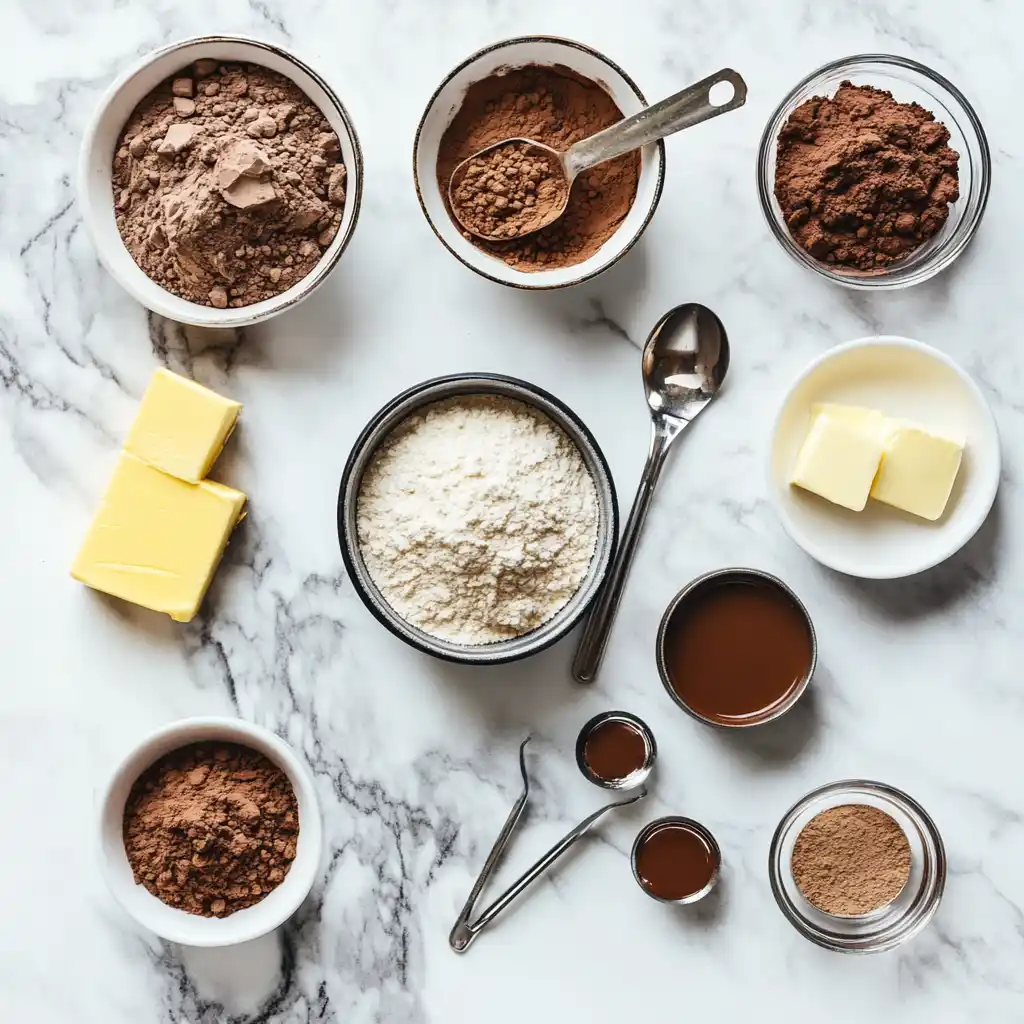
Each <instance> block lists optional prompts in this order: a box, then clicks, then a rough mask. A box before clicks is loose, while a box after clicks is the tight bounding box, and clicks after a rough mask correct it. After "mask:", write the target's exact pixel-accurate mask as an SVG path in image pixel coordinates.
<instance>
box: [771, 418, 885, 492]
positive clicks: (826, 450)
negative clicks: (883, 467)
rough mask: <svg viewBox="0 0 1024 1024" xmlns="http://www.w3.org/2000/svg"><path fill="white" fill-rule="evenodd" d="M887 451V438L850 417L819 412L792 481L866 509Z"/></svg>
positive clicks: (794, 469) (809, 489)
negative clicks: (885, 439)
mask: <svg viewBox="0 0 1024 1024" xmlns="http://www.w3.org/2000/svg"><path fill="white" fill-rule="evenodd" d="M884 452H885V443H884V440H883V439H882V438H880V437H878V436H877V435H876V434H874V433H872V432H871V430H870V429H861V428H859V427H858V426H857V425H854V424H853V423H851V421H850V420H849V419H848V418H846V417H841V416H835V415H834V414H833V413H831V412H819V413H818V415H817V416H815V417H814V419H813V420H812V422H811V429H810V430H809V431H808V432H807V437H806V438H805V440H804V443H803V446H802V447H801V449H800V453H799V454H798V455H797V459H796V464H795V465H794V466H793V472H792V474H791V476H790V478H789V482H790V483H791V484H793V485H794V486H795V487H802V488H803V489H804V490H805V491H811V492H812V493H814V494H817V495H820V496H821V497H822V498H824V499H825V500H826V501H831V502H833V503H834V504H836V505H842V506H843V507H844V508H848V509H851V510H852V511H854V512H862V511H863V510H864V506H865V505H867V503H868V496H869V495H870V493H871V485H872V483H873V482H874V479H875V473H877V472H878V467H879V465H880V464H881V462H882V455H883V453H884Z"/></svg>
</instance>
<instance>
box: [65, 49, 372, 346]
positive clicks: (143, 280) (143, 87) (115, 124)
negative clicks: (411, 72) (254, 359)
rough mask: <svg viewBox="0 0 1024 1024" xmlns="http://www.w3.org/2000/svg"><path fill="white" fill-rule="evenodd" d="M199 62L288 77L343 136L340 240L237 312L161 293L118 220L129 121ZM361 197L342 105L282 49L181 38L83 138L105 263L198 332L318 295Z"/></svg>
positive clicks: (127, 80) (127, 85)
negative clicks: (119, 148) (117, 166)
mask: <svg viewBox="0 0 1024 1024" xmlns="http://www.w3.org/2000/svg"><path fill="white" fill-rule="evenodd" d="M201 57H212V58H215V59H217V60H223V61H243V62H246V63H250V64H259V65H262V66H263V67H266V68H270V70H271V71H276V72H278V73H279V74H282V75H284V76H285V77H287V78H290V79H291V80H292V81H293V82H294V83H295V84H296V85H297V86H298V87H299V88H300V89H302V91H303V92H304V93H305V94H306V95H307V96H308V97H309V98H310V99H311V100H312V101H313V103H314V104H315V105H316V106H317V107H319V108H320V110H321V111H322V112H323V115H324V117H326V118H327V120H328V121H329V122H330V125H331V127H332V128H333V129H334V130H335V132H337V134H338V140H339V142H340V143H341V155H342V160H343V161H344V163H345V168H346V170H347V172H348V174H347V177H346V188H347V195H346V197H345V209H344V211H343V214H342V219H341V224H340V226H339V227H338V233H337V234H336V235H335V237H334V241H332V242H331V244H330V245H329V246H328V247H327V249H326V250H325V252H324V254H323V256H322V257H321V258H320V262H319V263H318V264H317V265H316V267H315V268H314V269H313V270H312V271H311V272H310V273H309V274H307V275H306V276H305V277H304V278H302V280H301V281H297V282H296V283H295V284H294V285H292V287H291V288H288V289H287V290H286V291H283V292H281V293H280V294H279V295H275V296H274V297H273V298H272V299H265V300H263V301H262V302H255V303H253V304H252V305H250V306H241V307H239V308H237V309H233V308H230V307H229V308H227V309H215V308H213V307H212V306H203V305H200V304H199V303H197V302H189V301H188V300H187V299H182V298H180V297H179V296H177V295H175V294H174V293H173V292H169V291H167V289H166V288H161V287H160V285H158V284H157V283H156V282H155V281H153V280H151V279H150V278H149V277H148V276H147V274H146V272H145V271H144V270H142V268H141V267H139V266H138V264H136V262H135V261H134V260H133V259H132V257H131V255H130V254H129V252H128V250H127V249H126V248H125V245H124V242H122V241H121V235H120V233H119V232H118V230H117V223H116V222H115V220H114V196H113V192H112V187H111V164H112V161H113V156H114V148H115V146H116V145H117V139H118V136H119V135H120V134H121V129H122V128H123V127H124V124H125V121H127V120H128V116H129V115H130V114H131V112H132V111H133V110H134V109H135V107H136V106H137V105H138V103H139V102H140V101H141V100H142V99H143V98H144V97H145V96H146V95H147V94H148V93H149V91H150V90H151V89H152V88H153V87H154V86H156V85H158V84H159V83H160V82H162V81H163V80H164V79H165V78H167V77H169V76H170V75H172V74H174V72H176V71H178V70H180V69H181V68H184V67H185V66H186V65H188V64H191V63H192V62H193V61H194V60H198V59H199V58H201ZM362 191H363V157H362V152H361V150H360V148H359V139H358V138H357V137H356V131H355V128H354V127H353V125H352V121H351V119H350V118H349V116H348V112H347V111H346V110H345V108H344V106H342V103H341V100H340V99H338V97H337V96H336V95H335V93H334V91H333V90H332V89H331V87H330V86H329V85H328V84H327V82H325V81H324V79H323V78H322V77H321V76H320V75H319V74H318V73H317V72H316V71H314V70H313V69H312V68H311V67H309V66H308V65H307V64H304V63H303V62H302V61H301V60H299V59H298V58H297V57H295V56H293V55H292V54H290V53H288V52H286V51H285V50H282V49H281V48H280V47H279V46H275V45H273V44H271V43H267V42H263V41H261V40H259V39H251V38H248V37H244V36H201V37H197V38H195V39H183V40H182V41H181V42H177V43H172V44H171V45H169V46H165V47H163V48H162V49H159V50H155V51H154V52H153V53H150V54H147V55H146V56H145V57H143V58H142V59H141V60H140V61H139V62H138V63H137V64H135V65H133V66H132V67H130V68H129V69H128V70H127V71H126V72H124V74H122V75H121V76H120V77H119V78H118V79H117V81H115V82H114V84H113V85H112V86H111V87H110V88H109V89H108V90H107V92H106V94H105V95H104V96H103V98H102V99H101V100H100V103H99V106H98V107H97V109H96V113H95V114H94V115H93V119H92V121H91V122H90V124H89V127H88V128H87V129H86V132H85V136H84V138H83V139H82V149H81V153H80V155H79V161H78V201H79V204H80V206H81V209H82V217H83V219H84V220H85V225H86V228H87V229H88V231H89V234H90V236H91V237H92V240H93V244H94V245H95V246H96V250H97V252H98V254H99V257H100V261H101V262H102V263H103V265H104V266H105V267H106V268H107V270H109V271H110V273H111V274H112V275H113V276H114V278H115V279H116V280H117V282H118V283H119V284H120V285H121V286H122V287H123V288H125V290H126V291H128V292H129V293H130V294H131V295H132V296H133V297H134V298H136V299H138V301H139V302H141V303H142V304H143V305H144V306H146V307H147V308H148V309H151V310H153V312H154V313H159V314H160V315H161V316H165V317H168V318H169V319H171V320H177V321H179V322H181V323H186V324H196V325H197V326H200V327H244V326H247V325H249V324H255V323H259V322H260V321H261V320H267V319H269V318H270V317H272V316H276V315H277V314H278V313H283V312H284V311H285V310H286V309H290V308H291V307H292V306H294V305H296V304H297V303H299V302H301V301H302V300H303V299H305V298H308V297H309V296H310V295H312V293H313V292H314V291H315V290H316V288H317V287H318V286H319V285H321V284H323V282H324V281H325V280H326V278H327V275H328V274H329V273H330V272H331V271H332V270H333V269H334V267H335V266H336V265H337V263H338V260H339V259H340V258H341V254H342V253H343V252H344V251H345V247H346V246H347V245H348V243H349V240H350V239H351V237H352V232H353V231H354V230H355V226H356V219H357V217H358V216H359V203H360V200H361V198H362Z"/></svg>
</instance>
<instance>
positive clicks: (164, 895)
mask: <svg viewBox="0 0 1024 1024" xmlns="http://www.w3.org/2000/svg"><path fill="white" fill-rule="evenodd" d="M122 831H123V837H124V848H125V853H126V854H127V855H128V863H129V864H130V865H131V869H132V873H133V874H134V876H135V882H136V884H138V885H144V886H145V887H146V889H147V890H148V891H149V892H151V893H152V894H153V895H154V896H156V897H157V899H160V900H162V901H163V902H164V903H166V904H168V905H169V906H172V907H177V908H178V909H179V910H185V911H188V912H189V913H190V914H201V915H202V916H204V917H227V916H228V915H229V914H234V913H235V912H236V911H239V910H244V909H245V908H246V907H251V906H252V905H253V904H255V903H259V901H260V900H262V899H263V898H264V897H265V896H266V895H267V894H268V893H270V892H272V891H273V890H274V889H276V888H277V887H278V886H279V885H280V884H281V883H282V882H283V881H284V879H285V876H286V875H287V874H288V871H289V869H290V868H291V866H292V861H294V859H295V853H296V846H297V843H298V837H299V809H298V803H297V801H296V799H295V790H294V789H293V788H292V784H291V782H289V781H288V777H287V776H286V775H285V773H284V772H283V771H281V769H280V768H278V766H277V765H276V764H274V763H273V762H272V761H270V760H269V759H268V758H266V757H265V756H264V755H263V754H261V753H259V751H256V750H252V749H251V748H249V747H243V746H239V745H238V744H235V743H221V742H215V741H209V742H204V743H193V744H190V745H189V746H186V747H181V748H179V749H178V750H175V751H172V752H171V753H170V754H166V755H165V756H164V757H161V758H160V760H159V761H157V762H156V763H155V764H153V765H151V766H150V767H149V768H147V769H146V771H145V772H143V773H142V775H140V776H139V778H138V779H137V780H136V781H135V784H134V785H133V786H132V788H131V792H130V793H129V794H128V799H127V801H126V802H125V808H124V824H123V829H122Z"/></svg>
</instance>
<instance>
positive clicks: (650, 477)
mask: <svg viewBox="0 0 1024 1024" xmlns="http://www.w3.org/2000/svg"><path fill="white" fill-rule="evenodd" d="M685 426H686V421H685V420H672V419H667V418H665V417H659V418H658V419H656V420H655V421H654V423H653V427H652V431H651V450H650V453H649V454H648V456H647V465H646V466H644V472H643V475H642V476H641V477H640V486H639V487H638V488H637V492H636V497H635V498H634V499H633V508H632V509H631V510H630V513H629V520H628V521H627V523H626V528H625V529H624V530H623V532H622V539H621V540H620V541H619V550H618V552H617V553H616V555H615V561H614V563H613V564H612V567H611V570H610V571H609V573H608V579H607V580H606V581H605V584H604V586H603V587H602V588H601V591H600V593H599V594H598V595H597V601H596V602H595V604H594V608H593V610H592V611H591V613H590V617H589V618H588V619H587V623H586V625H585V626H584V627H583V637H582V639H581V640H580V646H579V649H578V650H577V651H576V659H575V660H574V661H573V663H572V674H573V675H574V676H575V677H576V679H577V680H579V682H581V683H592V682H593V681H594V679H595V678H597V670H598V668H599V667H600V665H601V659H602V658H603V657H604V651H605V648H606V647H607V646H608V635H609V634H610V633H611V628H612V623H613V622H614V621H615V615H616V613H617V612H618V610H619V602H620V601H621V600H622V592H623V590H624V589H625V587H626V579H627V578H628V576H629V570H630V567H631V566H632V564H633V556H634V555H635V554H636V548H637V544H638V542H639V540H640V534H641V532H642V531H643V527H644V521H645V520H646V519H647V512H648V510H649V509H650V507H651V498H652V497H653V496H654V488H655V486H656V485H657V483H658V477H659V476H661V470H662V467H663V466H664V465H665V456H666V455H667V454H668V449H669V445H670V444H671V443H672V442H673V441H674V440H675V438H676V437H677V436H678V434H679V432H680V431H681V430H682V429H683V427H685Z"/></svg>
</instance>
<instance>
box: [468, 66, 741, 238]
mask: <svg viewBox="0 0 1024 1024" xmlns="http://www.w3.org/2000/svg"><path fill="white" fill-rule="evenodd" d="M723 85H724V86H727V87H728V89H727V91H728V92H729V96H728V97H727V98H726V97H722V96H721V95H720V94H717V95H718V98H717V99H715V98H713V90H714V89H715V87H716V86H723ZM746 101H747V85H746V82H744V81H743V79H742V78H741V77H740V75H739V74H737V73H736V72H735V71H733V70H732V69H731V68H723V69H722V70H721V71H717V72H715V74H713V75H709V76H708V77H707V78H704V79H702V80H701V81H699V82H696V83H694V84H693V85H691V86H688V87H687V88H685V89H683V90H682V91H681V92H677V93H674V94H673V95H672V96H669V97H667V98H666V99H663V100H661V101H660V102H659V103H655V104H654V105H653V106H650V107H646V108H645V109H643V110H641V111H640V112H639V113H636V114H634V115H633V116H632V117H626V118H623V119H622V120H621V121H617V122H616V123H615V124H613V125H611V126H610V127H609V128H605V129H604V130H603V131H600V132H597V133H596V134H595V135H591V136H589V137H588V138H585V139H582V140H581V141H579V142H577V143H574V144H573V145H572V146H570V147H569V148H568V149H566V150H564V151H559V150H557V149H554V148H552V147H551V146H548V145H546V144H545V143H543V142H538V141H537V140H536V139H527V138H510V139H503V140H501V141H500V142H495V143H492V144H491V145H490V146H485V147H484V148H483V149H480V150H477V152H475V153H473V154H472V155H470V156H468V157H467V158H466V159H465V160H463V161H462V162H461V163H460V164H458V166H456V168H455V169H454V170H453V171H452V174H451V177H450V178H449V179H448V207H449V209H450V210H451V212H452V216H453V217H454V218H455V219H456V220H457V221H458V222H459V224H460V225H461V227H462V228H463V229H464V230H465V231H468V232H469V233H470V234H471V235H475V236H476V237H477V238H482V239H484V240H485V241H489V242H510V241H513V240H515V239H517V238H523V237H525V236H527V235H532V234H534V233H535V232H537V231H540V230H542V229H543V228H546V227H548V226H549V225H551V224H553V223H554V222H555V221H556V220H558V219H559V217H561V216H562V214H563V213H565V209H566V207H567V206H568V204H569V195H570V193H571V191H572V185H573V182H574V181H575V180H576V178H577V176H578V175H580V174H582V173H583V172H584V171H589V170H590V169H591V168H592V167H596V166H597V165H598V164H603V163H605V162H606V161H608V160H614V159H615V157H617V156H622V154H623V153H629V152H631V151H632V150H634V149H639V148H640V147H642V146H646V145H647V144H649V143H651V142H657V141H658V140H659V139H663V138H665V137H666V136H668V135H674V134H675V133H676V132H679V131H682V130H683V129H684V128H691V127H693V125H696V124H700V123H701V122H702V121H707V120H709V119H710V118H712V117H717V116H718V115H719V114H725V113H727V112H728V111H730V110H735V109H736V108H737V107H742V106H743V104H744V103H746ZM502 151H507V154H508V156H509V158H510V159H513V158H514V157H515V156H520V157H528V156H529V155H534V156H535V157H536V158H538V159H546V160H547V167H546V169H545V171H544V174H545V175H546V176H547V180H546V181H545V182H541V183H539V184H538V187H537V195H536V197H535V201H534V202H533V203H530V204H529V206H528V207H524V206H519V207H518V208H513V207H514V205H515V204H508V203H507V201H506V200H505V195H504V193H505V191H506V190H507V187H508V183H507V180H506V179H505V178H504V173H503V171H502V169H501V167H500V166H499V165H500V163H501V161H500V154H501V152H502ZM470 174H473V175H474V176H477V177H478V178H479V179H480V180H481V181H487V180H489V181H490V182H491V183H494V184H496V185H497V189H496V190H495V191H493V192H492V191H491V190H490V189H487V190H486V191H485V192H483V193H481V192H480V191H477V192H473V193H471V194H467V195H460V186H462V185H463V184H464V183H465V181H466V179H467V178H468V177H469V176H470ZM542 187H546V190H547V193H548V194H547V195H546V196H542V195H541V194H540V191H541V188H542ZM488 197H489V198H488ZM537 200H539V201H537ZM527 202H528V200H527ZM534 208H535V209H536V210H537V211H538V212H537V215H535V216H530V215H529V210H531V209H534ZM524 210H525V211H526V214H525V215H524ZM474 214H475V215H476V216H475V217H474ZM481 214H482V218H481ZM513 214H518V217H515V216H513ZM484 224H486V225H487V227H483V226H482V225H484ZM492 226H493V230H492Z"/></svg>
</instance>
